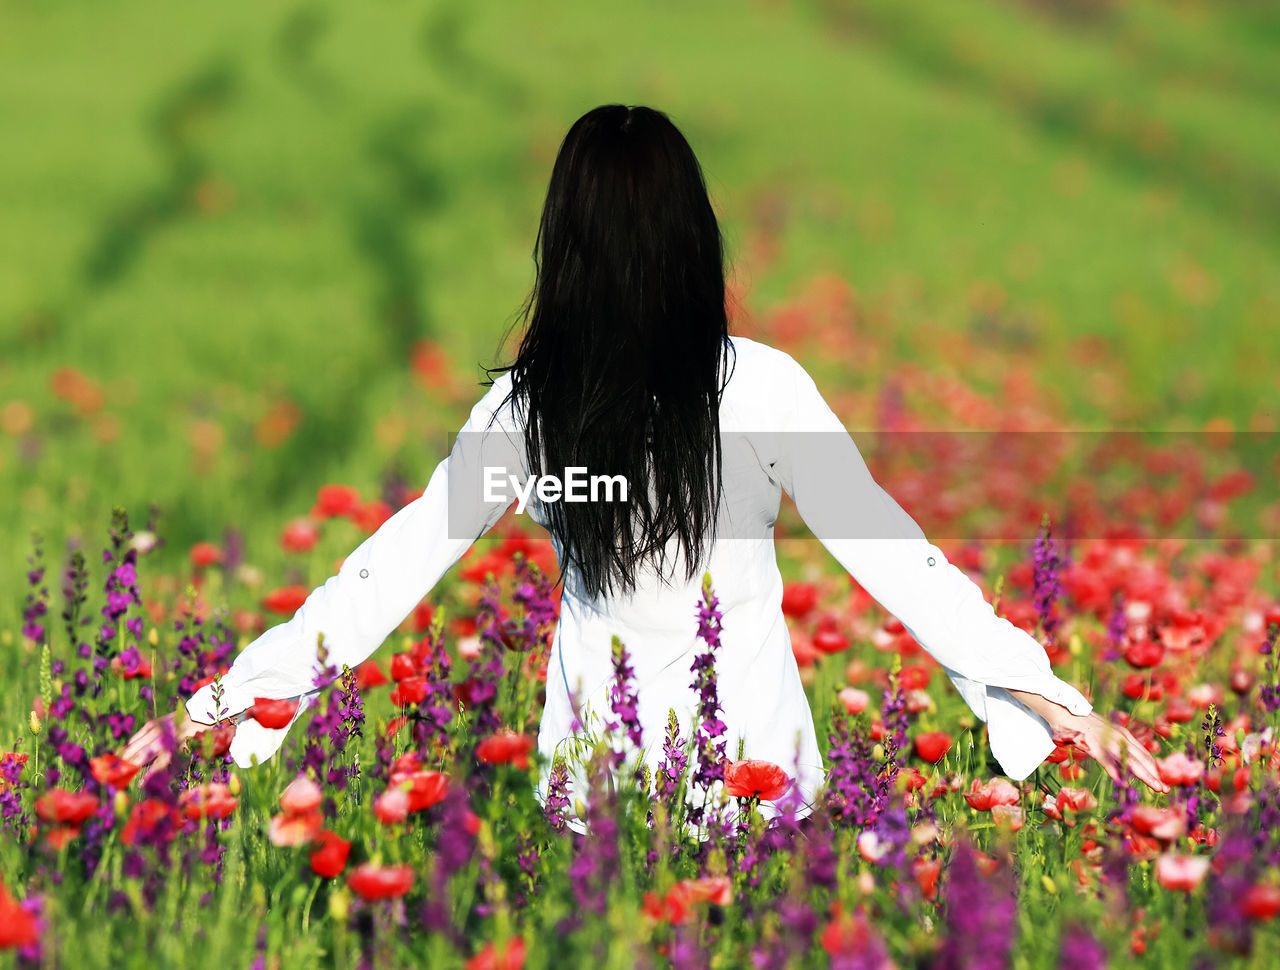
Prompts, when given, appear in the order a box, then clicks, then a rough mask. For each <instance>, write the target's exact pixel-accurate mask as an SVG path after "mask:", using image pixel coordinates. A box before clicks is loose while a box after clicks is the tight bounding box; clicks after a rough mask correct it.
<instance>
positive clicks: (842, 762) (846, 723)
mask: <svg viewBox="0 0 1280 970" xmlns="http://www.w3.org/2000/svg"><path fill="white" fill-rule="evenodd" d="M865 720H866V719H865V717H862V718H860V720H859V726H858V727H857V728H856V729H855V728H854V727H853V726H852V725H851V723H850V718H849V713H848V711H846V710H845V708H844V705H843V704H841V705H839V706H838V709H837V710H836V713H835V716H834V717H833V719H832V722H831V734H830V736H829V739H830V742H831V745H830V749H829V750H828V753H827V762H828V764H829V765H830V767H829V769H828V771H827V782H826V786H825V787H826V797H827V803H828V804H829V805H830V807H831V811H832V814H833V816H834V818H835V820H836V822H837V823H838V824H842V825H853V826H856V827H858V828H862V827H863V826H866V825H870V824H871V823H872V822H874V821H875V820H876V818H877V816H878V815H879V814H880V808H881V806H882V805H884V803H885V801H886V800H887V799H888V796H889V784H888V782H887V781H886V780H885V778H884V777H882V776H881V774H880V771H879V764H878V763H877V762H876V760H875V758H874V757H873V755H872V749H873V748H874V743H873V742H872V740H871V736H870V733H869V732H868V731H867V730H865V729H864V728H863V726H862V724H863V723H864V722H865Z"/></svg>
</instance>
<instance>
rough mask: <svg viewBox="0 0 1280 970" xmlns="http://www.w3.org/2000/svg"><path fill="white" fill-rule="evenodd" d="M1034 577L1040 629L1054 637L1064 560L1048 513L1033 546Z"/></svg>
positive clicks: (1033, 596) (1035, 600) (1033, 595)
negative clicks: (1055, 607) (1050, 526)
mask: <svg viewBox="0 0 1280 970" xmlns="http://www.w3.org/2000/svg"><path fill="white" fill-rule="evenodd" d="M1032 564H1033V570H1032V576H1033V580H1034V585H1035V588H1034V591H1033V593H1032V599H1033V600H1034V602H1035V606H1036V614H1037V615H1038V616H1039V618H1040V627H1041V629H1042V630H1044V632H1045V635H1046V636H1049V637H1052V636H1053V633H1054V631H1055V630H1056V629H1057V627H1058V619H1057V617H1056V616H1055V615H1054V612H1053V606H1054V604H1055V603H1056V602H1057V601H1058V597H1059V596H1061V595H1062V584H1061V582H1060V580H1059V575H1060V571H1061V568H1062V560H1061V558H1059V556H1058V544H1057V541H1056V540H1055V539H1054V538H1053V536H1052V535H1051V534H1050V529H1049V514H1048V513H1047V512H1046V513H1045V515H1044V519H1043V521H1042V522H1041V525H1040V532H1039V534H1038V535H1037V536H1036V539H1035V543H1034V544H1033V546H1032Z"/></svg>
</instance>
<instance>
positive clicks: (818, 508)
mask: <svg viewBox="0 0 1280 970" xmlns="http://www.w3.org/2000/svg"><path fill="white" fill-rule="evenodd" d="M780 356H781V357H782V358H783V360H782V362H781V363H780V366H779V376H778V379H777V386H776V387H775V392H776V400H777V408H778V409H779V416H780V418H781V426H780V427H781V430H780V431H779V432H778V434H777V435H776V440H775V442H774V443H773V446H772V451H771V455H770V460H771V464H772V466H773V469H774V474H775V475H776V476H777V478H778V480H779V481H780V483H781V484H782V487H783V488H785V489H786V491H787V493H788V494H789V495H791V497H792V499H793V500H794V501H795V503H796V508H797V509H798V510H799V512H800V515H801V517H802V518H803V519H804V521H805V524H806V525H807V526H808V527H809V529H810V530H811V531H812V532H813V533H814V535H815V536H816V537H817V538H818V539H819V540H820V541H821V542H822V543H823V545H825V546H826V548H827V549H828V550H829V551H830V552H831V554H832V555H833V556H835V558H836V559H837V560H838V561H839V562H840V564H841V565H842V566H844V568H845V569H846V570H847V571H848V572H849V573H850V575H852V576H853V578H854V579H855V580H857V581H858V583H859V584H861V585H862V587H863V588H864V589H865V590H866V591H867V592H868V593H869V594H870V595H871V596H872V598H874V599H875V600H876V601H877V602H878V603H879V604H880V605H881V606H882V607H884V608H885V609H886V610H888V611H889V612H890V613H892V614H893V615H894V616H896V617H897V618H898V619H899V620H900V621H901V622H902V625H903V626H904V627H905V628H906V629H907V631H908V632H909V633H910V634H911V635H912V636H913V637H914V638H915V639H916V640H917V641H918V642H919V644H920V645H921V647H923V648H924V650H925V651H926V652H928V653H929V654H930V655H931V656H932V657H933V658H934V659H936V660H937V661H938V663H939V664H940V665H941V666H942V668H943V670H944V671H945V672H946V674H947V677H948V678H949V679H950V680H951V682H952V684H954V685H955V687H956V689H957V690H958V691H959V692H960V695H961V696H962V697H963V698H964V700H965V702H966V703H967V704H968V705H969V707H970V709H971V710H972V711H973V712H974V714H975V715H976V716H977V717H978V718H980V719H981V720H982V721H984V722H986V724H987V733H988V737H989V740H990V745H991V753H992V754H993V755H994V757H995V758H996V760H997V761H998V762H999V763H1000V766H1001V768H1003V769H1004V771H1005V773H1006V774H1007V775H1009V777H1011V778H1014V779H1019V780H1020V779H1022V778H1025V777H1026V776H1027V775H1029V774H1030V773H1031V772H1032V771H1033V770H1035V768H1036V766H1038V765H1039V764H1040V763H1041V762H1043V761H1044V759H1045V758H1046V757H1047V756H1048V755H1049V754H1050V753H1051V752H1052V751H1053V749H1054V747H1055V745H1054V742H1053V737H1052V731H1051V729H1050V727H1049V724H1048V722H1047V721H1046V720H1045V719H1044V718H1043V717H1041V716H1040V715H1039V714H1037V713H1036V712H1034V711H1032V710H1031V709H1030V708H1028V707H1026V706H1025V705H1023V704H1022V703H1020V702H1019V701H1018V700H1017V699H1016V698H1015V697H1014V696H1013V695H1012V694H1010V693H1009V689H1014V690H1024V691H1028V692H1030V693H1035V694H1040V695H1042V696H1044V697H1047V698H1049V699H1050V700H1052V701H1055V702H1056V703H1059V704H1062V705H1063V706H1064V707H1066V708H1067V709H1068V710H1070V711H1071V712H1072V713H1073V714H1077V715H1084V714H1088V713H1090V712H1091V711H1092V710H1093V706H1092V705H1091V704H1090V703H1089V701H1088V700H1087V699H1086V698H1085V697H1084V695H1083V694H1081V693H1080V691H1078V690H1077V689H1076V688H1075V687H1073V686H1072V685H1071V684H1069V683H1067V682H1066V681H1064V680H1061V679H1060V678H1058V677H1057V676H1056V675H1055V674H1054V673H1053V671H1052V669H1051V668H1050V664H1049V657H1048V655H1047V654H1046V653H1045V650H1044V647H1043V646H1041V644H1040V643H1039V642H1037V641H1036V639H1035V638H1034V637H1033V636H1031V635H1030V634H1028V633H1027V632H1025V631H1024V630H1022V629H1020V628H1019V627H1017V626H1015V625H1014V624H1012V623H1010V622H1009V621H1008V620H1006V619H1004V618H1003V617H1000V616H998V615H996V612H995V609H994V608H993V607H992V606H991V604H990V603H988V602H987V600H986V598H985V596H984V595H983V592H982V589H981V587H979V586H978V585H977V584H976V583H974V582H973V581H972V580H971V579H970V578H969V577H968V576H967V575H966V574H965V573H964V571H963V570H961V569H960V568H959V567H957V566H955V565H954V564H952V563H951V562H949V561H948V560H947V557H946V556H945V555H943V553H942V550H941V549H939V548H938V547H937V546H936V545H934V544H933V543H931V542H930V541H929V540H928V538H927V537H926V536H925V534H924V532H923V531H922V530H921V528H920V526H919V525H918V524H917V523H916V521H915V520H914V519H913V518H912V517H911V516H910V515H909V514H908V513H907V512H906V511H905V510H904V509H903V508H902V507H901V506H900V505H899V504H898V503H897V502H896V501H894V499H893V497H892V496H891V495H889V494H888V493H887V492H886V491H885V490H884V489H883V488H881V487H880V485H879V484H878V483H877V482H876V481H875V479H873V478H872V476H871V473H870V471H869V470H868V468H867V465H866V462H865V461H864V460H863V458H862V455H861V454H860V452H859V451H858V447H857V445H856V444H855V443H854V441H853V438H852V437H851V436H850V435H849V433H848V431H847V430H846V429H845V428H844V426H843V424H842V423H841V422H840V420H839V418H837V417H836V415H835V414H834V413H833V412H832V411H831V409H830V407H828V405H827V403H826V401H824V400H823V398H822V396H821V394H820V393H819V392H818V388H817V387H816V385H815V384H814V382H813V379H812V378H811V377H810V376H809V375H808V373H806V372H805V370H804V369H803V368H802V367H801V366H800V365H799V364H798V363H796V362H795V361H794V360H793V359H791V358H790V357H789V356H787V355H785V354H780Z"/></svg>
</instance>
